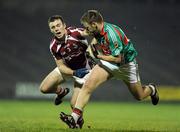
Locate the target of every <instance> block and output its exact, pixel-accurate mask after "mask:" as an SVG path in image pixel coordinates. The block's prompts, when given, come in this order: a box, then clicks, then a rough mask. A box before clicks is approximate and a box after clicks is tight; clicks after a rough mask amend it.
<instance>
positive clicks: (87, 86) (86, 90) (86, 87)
mask: <svg viewBox="0 0 180 132" xmlns="http://www.w3.org/2000/svg"><path fill="white" fill-rule="evenodd" d="M81 91H83V92H84V93H86V94H91V93H92V92H93V88H92V85H90V84H89V83H85V84H84V86H83V88H82V89H81Z"/></svg>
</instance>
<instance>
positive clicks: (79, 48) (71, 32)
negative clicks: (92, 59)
mask: <svg viewBox="0 0 180 132" xmlns="http://www.w3.org/2000/svg"><path fill="white" fill-rule="evenodd" d="M48 25H49V28H50V31H51V33H52V34H53V35H54V37H53V39H52V41H51V43H50V51H51V53H52V55H53V57H54V59H55V62H56V64H57V67H56V68H55V69H54V70H53V71H52V72H50V73H49V74H48V75H47V76H46V77H45V79H44V80H43V81H42V83H41V85H40V90H41V92H42V93H45V94H47V93H55V94H57V96H56V98H55V105H59V104H60V103H61V102H62V98H63V97H64V96H65V95H67V94H68V92H69V89H68V88H63V87H61V84H62V83H63V82H66V81H67V79H68V78H73V79H74V89H73V95H72V98H71V106H72V107H73V106H74V104H75V102H76V98H77V96H78V93H79V90H80V88H81V86H82V84H83V83H84V81H85V80H86V78H87V77H88V75H89V70H90V67H91V66H90V63H89V61H88V59H87V56H86V50H87V47H88V42H87V40H86V39H85V38H84V37H83V36H85V35H86V32H85V31H84V30H83V29H82V28H75V27H66V24H65V22H64V20H63V18H62V17H61V16H59V15H54V16H51V17H50V18H49V20H48Z"/></svg>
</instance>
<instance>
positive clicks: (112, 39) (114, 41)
mask: <svg viewBox="0 0 180 132" xmlns="http://www.w3.org/2000/svg"><path fill="white" fill-rule="evenodd" d="M107 38H108V41H109V45H110V50H111V54H112V55H113V56H118V55H120V54H121V51H122V50H123V43H122V41H121V39H120V37H119V36H118V34H117V33H116V32H115V31H114V30H113V29H112V28H110V27H109V28H108V31H107Z"/></svg>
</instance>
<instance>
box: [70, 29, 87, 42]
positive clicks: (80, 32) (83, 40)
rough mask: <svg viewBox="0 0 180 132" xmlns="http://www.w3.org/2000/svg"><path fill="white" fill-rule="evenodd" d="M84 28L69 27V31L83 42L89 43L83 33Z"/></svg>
mask: <svg viewBox="0 0 180 132" xmlns="http://www.w3.org/2000/svg"><path fill="white" fill-rule="evenodd" d="M84 30H85V29H84V28H76V27H69V28H68V33H69V34H71V36H73V37H74V38H77V39H78V40H79V41H80V42H81V43H82V44H85V45H88V41H87V39H86V38H85V37H84V36H82V35H81V34H82V32H83V31H84Z"/></svg>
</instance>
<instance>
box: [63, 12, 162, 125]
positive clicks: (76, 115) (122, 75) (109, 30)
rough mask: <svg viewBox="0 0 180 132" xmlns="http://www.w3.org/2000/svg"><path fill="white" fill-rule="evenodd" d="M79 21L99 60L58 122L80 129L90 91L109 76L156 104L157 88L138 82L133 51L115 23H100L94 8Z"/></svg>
mask: <svg viewBox="0 0 180 132" xmlns="http://www.w3.org/2000/svg"><path fill="white" fill-rule="evenodd" d="M81 23H82V24H83V26H84V27H85V28H86V30H87V32H88V33H89V34H90V35H92V36H94V39H93V41H92V44H93V46H92V47H93V48H92V49H93V51H94V56H95V57H96V58H97V59H98V60H99V63H98V64H97V65H96V66H95V67H94V68H93V69H92V72H91V74H90V76H89V78H88V80H87V81H86V82H85V83H84V85H83V87H82V89H81V91H80V93H79V95H78V98H77V101H76V104H75V108H74V109H73V112H72V114H71V115H66V114H65V113H63V112H62V113H61V114H60V118H61V119H62V121H64V122H65V123H66V124H67V125H68V126H69V127H70V128H81V127H82V126H80V125H79V123H78V122H79V119H82V113H83V109H84V107H85V105H86V104H87V103H88V101H89V98H90V96H91V94H92V92H93V91H94V90H95V89H96V88H97V87H98V86H99V85H100V84H102V83H103V82H105V81H107V80H108V79H110V78H115V79H120V80H122V81H123V82H124V83H125V84H126V85H127V87H128V88H129V91H130V92H131V93H132V95H133V96H134V97H135V98H136V99H137V100H143V99H145V98H147V97H148V96H150V97H151V100H152V104H153V105H157V104H158V101H159V95H158V91H157V88H156V86H155V85H154V84H152V83H150V84H149V85H144V86H142V85H141V81H140V77H139V71H138V65H137V62H136V56H137V52H136V50H135V48H134V47H133V43H132V42H131V41H130V40H129V39H128V38H127V37H126V35H125V34H124V32H123V31H122V30H121V29H120V28H119V27H118V26H116V25H113V24H110V23H107V22H104V20H103V17H102V15H101V14H100V13H99V12H98V11H96V10H89V11H88V12H86V13H85V14H84V15H83V16H82V18H81Z"/></svg>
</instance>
